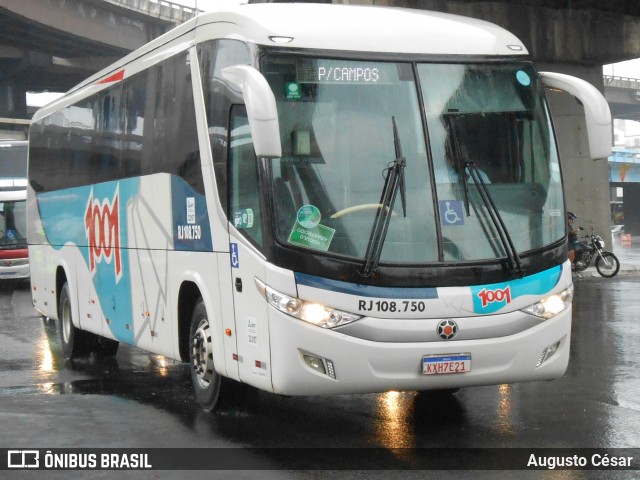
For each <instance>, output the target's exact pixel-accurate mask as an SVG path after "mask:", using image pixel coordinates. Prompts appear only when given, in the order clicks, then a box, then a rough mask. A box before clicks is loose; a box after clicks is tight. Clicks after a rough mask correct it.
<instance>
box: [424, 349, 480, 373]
mask: <svg viewBox="0 0 640 480" xmlns="http://www.w3.org/2000/svg"><path fill="white" fill-rule="evenodd" d="M470 371H471V354H470V353H452V354H449V355H425V356H424V357H422V373H423V374H424V375H439V374H445V373H467V372H470Z"/></svg>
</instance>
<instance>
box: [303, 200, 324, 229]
mask: <svg viewBox="0 0 640 480" xmlns="http://www.w3.org/2000/svg"><path fill="white" fill-rule="evenodd" d="M320 218H322V216H321V215H320V210H318V207H316V206H314V205H303V206H302V207H300V210H298V223H299V224H300V225H302V226H303V227H304V228H313V227H315V226H317V225H318V224H319V223H320Z"/></svg>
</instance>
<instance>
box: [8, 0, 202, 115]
mask: <svg viewBox="0 0 640 480" xmlns="http://www.w3.org/2000/svg"><path fill="white" fill-rule="evenodd" d="M193 15H195V11H194V10H193V9H191V8H185V7H182V6H179V5H176V4H173V3H171V2H169V1H165V0H159V1H151V0H0V117H11V118H27V109H26V103H25V102H26V100H25V92H26V91H66V90H68V89H69V88H71V87H72V86H73V85H75V84H76V83H78V82H79V81H80V80H82V79H84V78H86V77H87V76H89V75H90V74H92V73H94V72H96V71H97V70H99V69H101V68H103V67H105V66H107V65H108V64H110V63H112V62H113V61H114V60H116V59H117V58H120V57H122V56H124V55H125V54H126V53H128V52H129V51H131V50H133V49H135V48H137V47H139V46H141V45H144V44H145V43H147V42H149V41H150V40H152V39H154V38H156V37H158V36H159V35H161V34H163V33H165V32H166V31H168V30H169V29H171V28H173V27H174V26H175V25H177V24H178V23H181V22H183V21H185V20H187V19H188V18H191V17H192V16H193Z"/></svg>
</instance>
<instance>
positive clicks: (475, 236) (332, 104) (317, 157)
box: [262, 54, 564, 263]
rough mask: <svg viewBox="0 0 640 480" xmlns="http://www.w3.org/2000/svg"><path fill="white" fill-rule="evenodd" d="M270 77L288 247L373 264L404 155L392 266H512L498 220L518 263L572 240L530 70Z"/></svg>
mask: <svg viewBox="0 0 640 480" xmlns="http://www.w3.org/2000/svg"><path fill="white" fill-rule="evenodd" d="M262 70H263V73H264V75H265V77H266V78H267V80H268V81H269V83H270V85H271V88H272V90H273V92H274V94H275V96H276V101H277V104H278V113H279V120H280V131H281V135H282V149H283V155H282V157H281V158H279V159H275V160H272V161H271V179H272V188H273V197H274V205H275V214H274V216H275V219H276V234H277V237H278V239H279V240H280V242H282V243H283V244H285V245H289V246H292V247H299V248H306V249H311V250H314V251H318V252H327V253H331V254H336V255H344V256H348V257H352V258H357V259H364V258H365V257H366V252H367V249H368V246H369V241H370V233H371V231H372V228H373V225H374V222H375V221H376V216H377V215H378V213H379V211H380V210H381V209H383V208H388V205H387V206H383V205H382V203H383V202H382V200H381V195H382V192H383V188H384V185H385V180H386V178H387V176H388V175H389V172H390V171H391V168H392V166H393V165H394V163H395V162H396V160H397V152H398V150H397V148H398V147H397V146H398V144H400V145H401V152H402V157H403V161H404V172H403V174H402V185H401V187H402V188H401V189H400V190H401V194H402V197H403V198H402V200H403V201H402V202H401V201H399V200H398V201H396V202H395V203H394V206H393V211H392V212H391V218H390V221H389V225H388V231H387V232H386V234H385V236H384V245H383V247H382V252H381V255H380V261H381V262H387V263H426V262H442V261H474V260H490V259H497V258H503V257H504V256H505V255H507V254H508V253H507V252H506V248H507V247H506V242H505V241H504V239H501V231H500V229H499V228H498V226H497V224H496V220H495V218H496V216H497V217H499V218H500V219H501V220H502V221H503V223H504V226H505V228H506V230H507V235H508V236H509V237H510V241H512V242H513V245H514V247H515V249H516V250H517V251H518V252H526V251H529V250H534V249H538V248H541V247H544V246H546V245H549V244H551V243H553V242H556V241H558V240H560V239H561V238H562V237H563V235H564V221H563V219H564V215H563V211H564V210H563V208H564V206H563V200H562V198H563V197H562V187H561V178H560V168H559V165H558V158H557V154H556V147H555V145H554V139H553V135H552V133H551V124H550V121H549V115H548V111H547V109H546V105H545V103H544V101H543V96H542V93H541V90H542V87H541V85H540V82H539V81H538V78H537V75H536V73H535V71H534V70H533V68H532V67H531V66H530V65H529V64H526V63H464V64H452V63H446V64H437V63H411V62H399V63H394V62H377V61H362V60H335V59H324V58H311V57H302V56H286V55H281V54H271V55H267V56H265V57H264V59H263V63H262ZM394 119H395V120H394ZM394 121H395V123H396V124H397V133H396V134H394V127H393V125H394ZM472 170H473V172H475V175H472V174H471V173H472ZM482 191H484V192H486V195H485V196H484V199H483V195H482ZM398 198H400V194H399V195H398ZM487 199H488V200H487Z"/></svg>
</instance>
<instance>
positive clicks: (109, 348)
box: [94, 337, 120, 358]
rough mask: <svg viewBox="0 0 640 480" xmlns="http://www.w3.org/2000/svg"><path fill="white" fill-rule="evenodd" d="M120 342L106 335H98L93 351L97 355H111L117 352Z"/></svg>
mask: <svg viewBox="0 0 640 480" xmlns="http://www.w3.org/2000/svg"><path fill="white" fill-rule="evenodd" d="M119 346H120V342H118V341H117V340H112V339H110V338H106V337H98V338H97V340H96V345H95V349H94V351H95V353H96V356H98V357H101V358H103V357H113V356H114V355H115V354H116V353H118V347H119Z"/></svg>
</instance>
